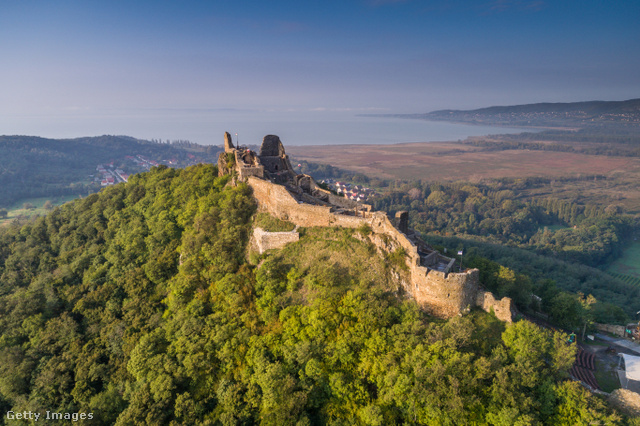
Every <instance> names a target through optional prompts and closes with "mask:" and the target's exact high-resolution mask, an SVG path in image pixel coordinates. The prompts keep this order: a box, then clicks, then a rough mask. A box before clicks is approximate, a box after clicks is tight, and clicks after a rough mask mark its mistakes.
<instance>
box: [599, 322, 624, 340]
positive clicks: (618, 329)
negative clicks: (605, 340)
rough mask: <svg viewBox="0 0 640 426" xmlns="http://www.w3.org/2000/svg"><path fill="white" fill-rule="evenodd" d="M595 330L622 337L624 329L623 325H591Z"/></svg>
mask: <svg viewBox="0 0 640 426" xmlns="http://www.w3.org/2000/svg"><path fill="white" fill-rule="evenodd" d="M593 326H594V327H595V329H596V330H598V331H604V332H605V333H611V334H613V335H616V336H620V337H624V332H625V329H626V327H625V326H624V325H613V324H598V323H595V324H593Z"/></svg>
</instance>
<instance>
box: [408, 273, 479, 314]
mask: <svg viewBox="0 0 640 426" xmlns="http://www.w3.org/2000/svg"><path fill="white" fill-rule="evenodd" d="M411 278H412V279H411V281H412V282H411V285H413V286H414V288H413V292H412V294H413V296H414V297H415V299H416V301H417V302H418V303H419V304H420V305H423V306H424V307H425V308H426V309H427V311H429V312H430V313H431V314H432V315H435V316H437V317H440V318H451V317H453V316H456V315H459V314H461V313H466V312H468V310H469V309H470V308H472V307H473V306H475V304H476V300H475V297H476V294H477V292H478V284H479V278H480V274H479V271H478V270H477V269H471V270H469V271H465V272H461V273H448V274H445V273H444V272H440V271H436V270H434V269H427V268H425V267H424V266H417V267H414V269H413V271H412V274H411Z"/></svg>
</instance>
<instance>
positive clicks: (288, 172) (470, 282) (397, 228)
mask: <svg viewBox="0 0 640 426" xmlns="http://www.w3.org/2000/svg"><path fill="white" fill-rule="evenodd" d="M218 173H219V174H220V175H221V176H222V175H225V174H235V175H236V176H237V179H239V180H241V181H246V182H247V184H248V185H249V186H251V188H252V189H253V194H254V197H255V198H256V200H257V202H258V206H259V208H260V209H261V210H264V211H267V212H269V213H270V214H272V215H273V216H275V217H277V218H279V219H282V220H287V221H290V222H292V223H294V224H295V225H297V226H303V227H309V226H340V227H346V228H361V227H364V226H368V227H370V229H371V231H372V232H371V233H370V234H369V237H368V238H369V239H370V240H371V242H373V244H375V245H376V247H377V248H378V249H379V250H381V251H383V252H385V253H391V252H393V251H396V250H403V251H404V253H405V255H406V265H407V268H408V273H407V278H402V277H400V278H399V280H400V283H401V285H402V286H403V287H404V289H405V291H406V292H407V293H409V294H410V295H411V296H412V297H413V298H414V299H415V300H416V301H417V302H418V304H419V305H420V306H421V307H422V308H423V309H425V310H426V311H428V312H429V313H430V314H432V315H434V316H437V317H440V318H451V317H453V316H456V315H461V314H464V313H466V312H468V310H469V309H470V308H471V307H473V306H479V307H480V308H482V309H484V310H485V311H487V312H489V311H491V310H492V311H493V312H495V314H496V316H497V317H498V318H499V319H501V320H503V321H508V322H511V320H512V315H513V311H514V306H513V303H512V301H511V299H510V298H508V297H505V298H503V299H500V300H497V299H496V298H495V297H494V296H493V294H492V293H490V292H488V291H485V290H483V289H482V288H481V287H480V282H479V271H478V270H477V269H468V270H463V271H459V272H454V267H455V259H451V258H448V257H446V256H443V255H442V254H440V253H439V252H437V251H436V250H434V249H433V248H432V247H430V246H429V245H427V244H426V243H424V242H423V241H421V240H420V239H419V238H418V237H417V236H416V235H415V234H414V233H413V232H412V231H411V230H410V229H409V227H408V213H407V212H398V213H397V214H396V217H395V221H394V222H393V223H392V221H391V220H389V217H388V216H387V214H386V213H384V212H375V211H373V209H372V207H371V206H370V205H368V204H362V203H358V202H356V201H352V200H349V199H347V198H344V197H340V196H338V195H335V194H333V193H332V192H330V191H327V190H325V189H323V188H320V187H319V186H318V185H317V184H316V182H315V181H314V180H313V178H312V177H311V176H308V175H304V174H297V173H296V172H294V170H293V167H291V163H290V161H289V157H288V156H287V154H286V153H285V150H284V146H283V145H282V142H281V141H280V138H279V137H278V136H275V135H267V136H265V137H264V139H263V141H262V146H261V148H260V153H259V154H258V153H256V152H254V151H251V150H250V149H247V148H245V147H240V146H238V147H235V146H234V145H233V141H232V139H231V135H230V134H229V133H225V137H224V152H223V153H220V156H219V157H218ZM254 239H256V240H257V245H258V247H259V249H260V251H264V250H267V249H270V248H279V247H282V246H284V245H285V244H287V243H289V242H291V241H297V239H298V233H297V232H295V231H293V232H266V231H264V230H261V229H256V232H255V233H254Z"/></svg>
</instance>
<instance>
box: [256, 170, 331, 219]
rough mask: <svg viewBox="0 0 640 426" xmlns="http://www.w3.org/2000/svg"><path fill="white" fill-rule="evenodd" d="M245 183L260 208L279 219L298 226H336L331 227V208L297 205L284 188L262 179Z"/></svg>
mask: <svg viewBox="0 0 640 426" xmlns="http://www.w3.org/2000/svg"><path fill="white" fill-rule="evenodd" d="M247 183H248V184H249V186H251V188H252V189H253V195H254V196H255V197H256V199H257V200H258V204H259V206H260V208H263V209H265V210H267V211H268V212H269V213H271V214H272V215H274V216H275V217H277V218H279V219H282V220H288V221H289V222H293V223H294V224H295V225H298V226H338V225H333V222H334V221H333V220H332V219H333V217H334V216H335V215H333V214H331V212H330V211H331V207H326V206H314V205H311V204H298V201H296V199H295V198H293V197H292V196H291V194H289V191H287V189H286V188H285V187H284V186H282V185H276V184H273V183H271V182H267V181H265V180H262V179H257V178H255V177H249V179H248V180H247Z"/></svg>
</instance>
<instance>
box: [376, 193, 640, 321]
mask: <svg viewBox="0 0 640 426" xmlns="http://www.w3.org/2000/svg"><path fill="white" fill-rule="evenodd" d="M522 185H525V186H526V185H527V183H526V182H513V181H512V182H510V183H509V182H497V183H491V184H484V185H480V184H478V185H474V184H470V183H451V184H440V183H428V182H412V183H410V184H405V185H402V186H400V187H398V188H397V189H396V190H394V191H391V192H389V193H387V194H386V195H384V196H383V197H381V198H379V199H378V200H376V202H375V207H376V208H377V209H381V210H386V211H389V212H395V211H398V210H408V211H409V217H410V220H411V225H412V226H413V227H414V228H415V229H416V230H417V231H419V232H421V233H422V234H423V235H425V236H426V238H427V240H428V241H430V242H432V243H435V244H442V245H443V246H449V247H454V248H456V250H457V249H461V248H463V247H464V248H470V247H476V250H475V252H472V253H475V254H476V255H480V256H484V257H486V258H488V259H490V260H492V261H495V262H497V263H499V264H501V265H505V266H508V267H509V268H511V269H513V270H515V271H517V272H518V273H521V274H523V275H525V276H527V277H529V278H530V279H531V280H532V281H533V283H534V286H533V287H532V288H533V289H534V290H535V287H536V286H535V283H541V282H543V281H545V280H549V279H550V280H553V282H555V283H556V284H557V285H558V286H559V287H560V288H561V289H563V290H566V291H570V292H573V293H578V292H582V293H584V294H592V295H594V296H595V297H596V298H597V299H598V300H599V301H602V302H607V303H611V304H615V305H617V306H619V307H621V308H623V309H624V310H625V311H626V313H627V314H628V315H633V314H634V313H635V312H636V311H637V310H638V309H640V289H638V287H637V286H634V285H632V284H628V283H624V282H622V281H621V280H619V279H616V278H614V277H612V276H610V275H608V274H605V273H603V272H602V271H601V270H599V269H597V268H598V267H603V266H605V265H607V264H608V263H609V262H611V261H612V260H614V259H615V258H617V257H619V256H620V255H621V253H622V250H623V249H624V248H625V246H626V245H627V244H628V243H629V242H630V240H631V239H632V237H633V236H634V235H635V232H636V229H637V221H636V219H634V218H632V217H631V216H627V215H623V214H620V211H619V209H618V208H617V207H616V206H608V207H606V208H603V207H601V206H595V205H578V204H575V203H570V202H567V201H562V200H557V199H551V198H544V199H534V200H523V199H519V198H518V197H517V195H516V194H517V191H518V187H519V186H522ZM509 295H510V296H512V297H513V296H514V295H513V294H509ZM515 298H516V299H518V300H522V297H515ZM521 306H522V304H521ZM604 311H605V310H603V315H604V317H601V318H600V319H601V320H602V321H604V320H605V319H609V320H610V319H611V318H612V317H614V318H618V320H617V322H620V321H624V320H625V319H626V318H625V317H624V316H621V315H619V314H612V313H611V309H608V310H606V311H607V312H608V313H606V314H604ZM604 322H606V321H604Z"/></svg>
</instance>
